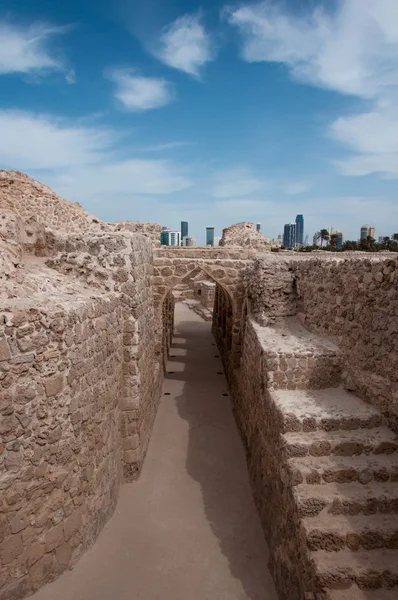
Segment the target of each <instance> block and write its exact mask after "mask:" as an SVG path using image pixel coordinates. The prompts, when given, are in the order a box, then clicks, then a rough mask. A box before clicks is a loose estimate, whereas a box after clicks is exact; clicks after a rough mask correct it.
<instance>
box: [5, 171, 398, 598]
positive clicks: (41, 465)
mask: <svg viewBox="0 0 398 600" xmlns="http://www.w3.org/2000/svg"><path fill="white" fill-rule="evenodd" d="M159 232H160V227H159V226H157V225H153V224H145V223H132V222H118V223H104V222H101V220H100V219H98V218H96V217H95V216H93V215H90V214H88V213H87V212H86V211H84V210H83V208H82V207H80V205H78V204H75V203H71V202H68V201H66V200H63V199H62V198H60V197H58V196H57V195H56V194H54V193H53V192H52V191H51V190H50V189H49V188H47V187H46V186H44V185H42V184H40V183H38V182H36V181H34V180H32V179H30V178H29V177H27V176H26V175H24V174H22V173H19V172H16V171H15V172H14V171H1V172H0V298H1V310H0V318H1V322H0V598H1V600H17V599H19V598H23V597H26V596H28V595H30V594H33V593H34V592H35V591H36V590H39V588H41V587H42V586H43V585H44V584H46V583H48V582H50V581H53V580H55V579H57V578H58V577H59V576H60V575H61V574H62V573H63V572H64V571H66V570H68V569H70V568H71V567H73V566H74V565H76V564H78V561H79V559H81V557H82V556H83V555H84V553H85V552H86V550H87V549H88V548H89V547H90V546H92V545H93V544H94V545H95V542H96V539H97V537H98V536H99V534H100V532H101V530H102V528H103V527H104V525H105V524H106V523H107V521H108V519H109V518H110V517H111V515H112V514H113V512H114V510H115V507H116V505H117V502H118V498H119V492H120V490H121V487H122V486H123V484H125V483H127V482H132V481H135V480H138V481H139V478H140V473H141V470H142V467H143V465H144V462H145V458H146V454H147V449H148V445H149V443H150V440H151V432H152V427H153V423H154V420H155V416H156V413H157V408H158V403H159V399H160V397H161V393H162V385H163V380H164V377H165V373H166V370H167V361H168V359H169V355H170V352H171V348H172V343H173V327H174V306H175V295H173V289H175V288H176V287H178V286H181V285H184V284H185V283H186V282H187V281H190V280H191V281H192V280H195V279H196V280H201V279H204V280H206V281H208V282H211V284H212V286H213V287H214V309H213V313H212V324H211V327H212V333H213V335H214V338H215V340H216V344H217V348H218V352H219V355H220V357H221V359H222V364H223V370H224V373H225V376H226V378H227V381H228V388H229V394H230V398H229V401H230V402H231V403H232V407H233V413H234V417H235V421H236V424H237V427H238V430H239V434H240V437H241V440H242V444H243V448H244V451H245V456H246V463H247V471H248V474H249V480H250V485H251V490H252V495H253V498H254V502H255V505H256V509H257V512H258V515H259V520H260V522H261V526H262V530H263V533H264V536H265V539H266V541H267V544H268V548H269V560H268V564H264V569H267V568H269V569H270V572H271V574H272V578H273V582H274V585H275V589H276V591H277V594H278V597H279V599H280V600H299V599H300V600H301V599H302V598H304V597H306V598H315V597H317V598H319V599H321V600H343V599H347V600H348V599H350V600H359V599H362V598H363V599H365V598H366V599H368V600H393V599H394V598H398V453H397V448H398V438H397V432H398V421H397V416H398V369H397V365H398V362H397V359H398V263H397V259H396V258H394V255H393V254H389V253H378V254H363V253H359V252H357V253H343V254H338V255H336V254H333V255H330V254H328V253H322V252H314V253H312V254H305V255H304V254H298V253H289V252H279V253H276V252H271V246H270V243H269V241H268V240H267V239H266V238H264V237H263V236H262V235H261V234H258V233H257V232H256V231H255V230H254V228H253V227H252V226H251V225H250V224H238V225H235V226H232V227H230V228H228V229H226V230H225V231H224V234H223V238H222V241H221V245H220V247H217V248H165V247H160V246H159V244H158V240H159ZM203 289H205V287H204V288H203ZM206 289H207V288H206ZM212 299H213V296H212ZM220 435H222V431H221V432H220ZM221 441H222V440H221ZM225 468H226V469H231V470H233V469H234V465H233V464H226V465H225ZM132 485H133V486H134V485H137V483H134V484H132ZM137 551H138V552H139V548H138V549H137ZM311 594H312V595H311ZM315 594H317V596H315ZM247 597H249V596H247ZM250 597H252V596H250ZM256 597H257V596H256ZM131 598H134V590H132V595H131ZM242 598H243V596H242ZM245 598H246V596H245ZM253 598H254V596H253Z"/></svg>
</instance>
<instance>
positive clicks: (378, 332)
mask: <svg viewBox="0 0 398 600" xmlns="http://www.w3.org/2000/svg"><path fill="white" fill-rule="evenodd" d="M294 276H295V279H296V286H297V298H298V311H299V313H300V314H301V319H302V320H303V322H304V324H305V325H306V327H308V328H309V329H311V330H313V331H316V332H319V333H321V334H324V335H328V336H331V337H332V338H333V339H335V340H336V342H337V343H338V345H339V347H340V349H341V351H342V354H343V364H344V365H345V368H344V372H343V380H344V382H345V385H346V387H348V388H349V389H352V390H354V391H356V392H357V393H359V394H360V395H361V396H363V397H366V399H368V400H369V401H370V402H372V403H373V404H376V405H377V406H378V407H379V408H380V410H381V411H382V412H383V413H384V414H385V416H387V417H388V418H390V419H392V420H397V419H398V372H397V368H396V365H397V362H398V287H397V282H398V261H397V260H396V259H392V258H390V257H389V256H387V257H382V258H378V259H375V258H373V259H366V258H363V257H361V258H360V259H353V258H349V259H345V260H344V259H343V260H341V259H340V260H328V261H325V260H323V259H322V258H319V259H314V260H309V261H298V262H296V263H295V264H294Z"/></svg>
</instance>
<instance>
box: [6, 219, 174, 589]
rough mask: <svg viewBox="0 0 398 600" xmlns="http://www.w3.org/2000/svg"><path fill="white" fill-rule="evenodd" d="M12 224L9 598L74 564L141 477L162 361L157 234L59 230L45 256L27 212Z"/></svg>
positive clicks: (50, 237)
mask: <svg viewBox="0 0 398 600" xmlns="http://www.w3.org/2000/svg"><path fill="white" fill-rule="evenodd" d="M11 216H12V215H11ZM1 222H2V223H4V222H5V221H4V220H3V219H2V220H1ZM6 222H7V224H8V225H7V227H3V229H2V233H1V232H0V234H1V235H0V241H1V243H4V244H5V248H6V249H10V252H11V255H10V256H11V259H10V263H9V264H10V269H12V268H13V269H15V272H13V271H10V273H9V274H7V273H5V275H6V278H5V279H4V281H3V282H2V287H1V296H0V297H1V298H2V301H1V305H0V316H1V320H0V414H1V418H0V437H1V440H0V472H1V475H0V489H1V495H0V506H1V517H0V598H7V600H9V599H10V598H14V597H15V598H19V597H23V596H24V595H26V594H28V593H30V592H32V591H33V590H35V589H37V588H38V587H40V586H41V585H43V584H44V583H46V582H48V581H50V580H51V579H53V578H55V577H57V576H58V575H59V574H60V573H61V572H62V571H63V570H65V569H66V568H68V567H70V566H71V565H73V563H74V562H75V561H76V560H77V558H78V557H79V556H80V555H81V553H82V552H83V551H84V550H85V549H86V548H87V547H88V546H89V545H90V544H91V543H92V542H93V541H94V539H95V538H96V536H97V535H98V533H99V531H100V530H101V528H102V526H103V525H104V523H105V521H106V520H107V518H108V517H109V516H110V515H111V514H112V512H113V509H114V507H115V504H116V500H117V497H118V490H119V486H120V483H121V482H122V481H130V480H132V479H134V478H136V477H137V475H138V473H139V471H140V469H141V466H142V463H143V460H144V457H145V454H146V450H147V447H148V443H149V438H150V433H151V429H152V424H153V420H154V417H155V414H156V409H157V403H158V399H159V396H160V387H161V384H162V379H163V368H162V365H161V362H160V360H159V356H157V355H156V346H155V343H154V340H155V335H156V328H157V320H156V315H155V310H154V298H153V285H152V279H153V265H152V261H153V256H152V244H151V242H150V240H148V239H147V238H145V237H143V236H140V235H134V234H131V233H130V232H127V231H126V232H120V233H115V232H113V233H110V232H106V233H105V232H93V233H92V234H91V235H90V236H85V235H82V234H66V235H65V234H62V233H59V232H57V234H54V232H52V231H46V233H45V236H44V238H43V239H44V240H45V246H44V247H40V248H39V252H40V254H42V253H43V254H44V256H47V258H45V257H44V258H37V257H36V251H37V247H36V246H37V245H36V244H33V245H29V244H28V245H23V244H22V243H21V239H23V238H21V235H20V232H19V229H18V228H19V224H20V223H19V221H18V219H12V218H11V217H9V215H8V216H7V219H6ZM32 237H34V236H32ZM3 240H4V241H3ZM29 250H30V252H31V254H26V252H27V251H29ZM14 261H15V265H16V266H14ZM17 294H18V295H17Z"/></svg>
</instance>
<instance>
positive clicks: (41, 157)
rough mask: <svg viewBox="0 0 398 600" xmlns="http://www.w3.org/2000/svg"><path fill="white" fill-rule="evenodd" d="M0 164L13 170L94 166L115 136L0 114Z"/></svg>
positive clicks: (56, 121)
mask: <svg viewBox="0 0 398 600" xmlns="http://www.w3.org/2000/svg"><path fill="white" fill-rule="evenodd" d="M0 131H1V134H2V137H3V139H4V140H7V143H6V144H0V161H1V162H2V164H3V165H6V166H7V167H9V168H15V169H18V168H19V169H28V168H40V167H41V168H44V167H45V168H49V169H51V168H59V167H68V166H71V165H79V164H89V163H97V162H98V161H100V160H101V159H102V158H103V156H104V152H105V150H106V149H107V147H108V146H110V145H111V144H112V143H113V142H114V141H115V140H116V138H117V136H116V134H115V133H113V132H111V131H109V130H106V129H102V128H94V127H84V126H81V125H70V124H68V123H66V122H65V121H64V120H62V119H58V118H54V117H51V116H48V115H37V114H33V113H28V112H22V111H13V110H2V111H0Z"/></svg>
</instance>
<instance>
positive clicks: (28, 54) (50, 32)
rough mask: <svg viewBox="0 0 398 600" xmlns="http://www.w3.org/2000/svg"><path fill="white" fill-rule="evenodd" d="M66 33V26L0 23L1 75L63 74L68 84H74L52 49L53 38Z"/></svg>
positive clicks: (68, 70) (68, 72)
mask: <svg viewBox="0 0 398 600" xmlns="http://www.w3.org/2000/svg"><path fill="white" fill-rule="evenodd" d="M68 30H69V28H68V27H56V26H53V25H48V24H46V23H34V24H32V25H29V26H27V27H22V26H18V25H15V24H12V23H10V22H8V21H2V22H0V74H1V75H5V74H10V73H25V74H27V73H32V74H35V75H47V74H48V73H50V72H54V71H64V72H65V73H66V80H67V82H68V83H74V81H72V80H71V76H70V74H71V72H72V71H71V70H70V69H69V68H68V67H67V66H66V65H65V63H64V61H63V60H62V59H61V58H60V56H59V55H57V53H56V52H55V50H54V49H53V48H51V45H52V42H53V39H54V38H55V37H56V36H59V35H61V34H64V33H66V32H67V31H68Z"/></svg>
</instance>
